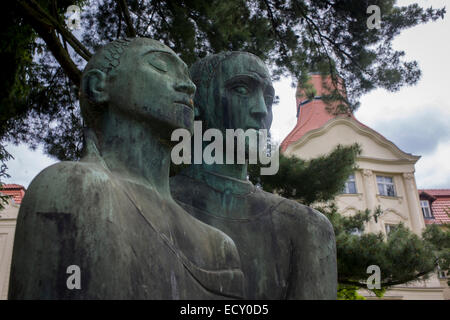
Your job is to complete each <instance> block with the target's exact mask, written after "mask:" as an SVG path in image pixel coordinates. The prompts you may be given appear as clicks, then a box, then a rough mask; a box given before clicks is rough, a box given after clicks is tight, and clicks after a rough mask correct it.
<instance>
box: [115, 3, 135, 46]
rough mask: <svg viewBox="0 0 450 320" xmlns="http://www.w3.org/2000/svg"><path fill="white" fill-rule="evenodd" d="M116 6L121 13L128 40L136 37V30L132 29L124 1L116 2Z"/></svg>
mask: <svg viewBox="0 0 450 320" xmlns="http://www.w3.org/2000/svg"><path fill="white" fill-rule="evenodd" d="M117 4H118V5H119V7H120V10H121V11H122V14H123V18H124V20H125V23H126V25H127V28H126V31H125V32H126V34H127V37H130V38H134V37H136V30H135V29H134V26H133V22H132V21H131V16H130V11H129V10H128V5H127V3H126V1H125V0H117Z"/></svg>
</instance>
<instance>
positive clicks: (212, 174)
mask: <svg viewBox="0 0 450 320" xmlns="http://www.w3.org/2000/svg"><path fill="white" fill-rule="evenodd" d="M184 174H185V175H187V176H190V177H192V178H194V179H196V180H198V181H202V182H204V183H206V184H207V185H209V186H210V187H211V188H213V189H215V190H217V191H220V192H225V191H227V190H228V191H227V192H231V193H233V194H247V193H249V192H252V191H253V190H254V186H253V184H252V183H251V182H250V181H248V180H247V165H246V164H244V165H229V164H228V165H226V164H222V165H220V164H212V165H207V164H204V163H203V164H200V165H191V166H190V167H189V169H187V170H186V171H185V172H184Z"/></svg>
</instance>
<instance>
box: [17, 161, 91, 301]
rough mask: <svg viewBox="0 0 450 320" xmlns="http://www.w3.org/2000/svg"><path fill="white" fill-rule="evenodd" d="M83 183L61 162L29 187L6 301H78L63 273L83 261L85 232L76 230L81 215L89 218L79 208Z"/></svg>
mask: <svg viewBox="0 0 450 320" xmlns="http://www.w3.org/2000/svg"><path fill="white" fill-rule="evenodd" d="M77 170H78V172H77ZM83 177H84V174H83V172H80V166H79V165H77V164H75V163H68V162H66V163H64V162H63V163H58V164H56V165H54V166H51V167H49V168H47V169H45V170H44V171H43V172H41V173H40V174H39V175H38V176H37V177H36V178H35V179H34V180H33V182H32V183H31V185H30V187H29V189H28V190H27V193H26V195H25V197H24V200H23V202H22V204H21V207H20V211H19V216H18V219H17V227H16V234H15V241H14V249H13V258H12V265H11V276H10V287H9V298H10V299H80V298H83V290H73V289H72V290H69V289H68V287H67V279H68V278H69V277H70V276H71V275H72V274H73V273H74V271H73V270H72V271H71V272H70V273H67V271H68V270H67V268H68V267H69V266H71V265H76V266H81V265H82V264H83V263H86V260H87V259H88V256H87V255H86V254H85V253H86V247H87V241H86V239H87V238H86V233H87V230H84V229H83V226H82V225H83V223H84V222H87V221H86V220H87V214H86V213H88V214H89V213H91V214H92V213H93V212H88V211H90V210H88V209H87V206H86V205H85V204H86V203H89V202H91V200H92V199H91V197H90V196H89V195H88V194H87V192H86V189H87V188H86V185H83V184H84V182H85V180H83V179H82V178H83ZM83 187H84V188H83ZM91 205H92V202H91ZM71 283H72V284H74V283H75V279H72V281H71Z"/></svg>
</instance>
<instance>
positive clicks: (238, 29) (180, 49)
mask: <svg viewBox="0 0 450 320" xmlns="http://www.w3.org/2000/svg"><path fill="white" fill-rule="evenodd" d="M71 4H77V5H79V6H80V7H81V8H82V15H81V26H82V29H81V30H75V31H70V30H69V29H68V28H67V27H66V22H65V13H66V11H67V8H68V6H69V5H71ZM10 5H11V6H12V7H11V8H10V10H7V9H5V10H2V12H1V13H0V14H1V18H2V22H3V23H5V24H6V25H7V26H9V27H8V28H2V38H1V39H0V41H1V45H0V47H1V49H2V52H1V53H2V55H3V53H5V54H9V56H8V57H7V58H5V59H2V64H4V65H5V66H6V67H7V68H4V69H3V70H6V72H4V73H2V77H1V81H2V83H1V87H2V90H3V91H2V96H1V109H0V139H1V140H2V141H3V142H5V141H10V142H15V143H19V142H26V143H28V144H29V145H30V146H32V147H33V146H36V145H37V144H41V143H42V144H44V148H45V151H46V152H47V153H48V154H50V155H53V156H55V157H57V158H59V159H61V160H66V159H76V158H78V157H79V155H80V150H81V144H82V142H81V127H82V123H81V120H80V117H79V109H78V98H77V86H78V85H79V82H80V76H81V71H82V68H83V67H84V65H85V63H86V61H87V60H88V59H89V57H90V56H91V55H92V53H93V52H95V50H96V49H97V48H98V47H99V46H101V45H103V44H105V43H107V42H109V41H112V40H115V39H117V38H122V37H125V36H128V37H134V36H144V37H151V38H154V39H158V40H160V41H162V42H164V43H165V44H167V45H168V46H169V47H171V48H172V49H173V50H174V51H175V52H177V53H178V54H179V55H180V57H181V58H182V59H183V60H185V61H186V62H187V63H188V64H189V65H190V64H192V63H193V62H194V61H195V60H196V59H198V58H199V57H203V56H205V55H207V54H211V53H217V52H220V51H223V50H244V51H249V52H252V53H254V54H256V55H258V56H259V57H261V58H262V59H263V60H264V61H265V62H266V63H268V64H269V65H270V66H271V69H272V71H273V75H274V79H276V78H277V77H278V76H279V75H282V74H283V75H287V74H290V75H292V76H293V78H294V79H299V80H300V81H302V82H305V80H306V78H307V74H308V72H311V71H320V72H323V73H327V74H331V75H332V76H333V79H338V77H337V76H339V77H340V78H342V79H343V80H344V82H345V86H346V88H347V96H346V97H345V98H344V97H340V98H341V99H345V100H346V101H345V102H346V103H347V104H349V105H350V106H352V107H356V106H357V101H358V97H359V96H360V95H362V94H364V93H366V92H369V91H370V90H372V89H374V88H377V87H382V88H386V89H388V90H392V91H394V90H398V89H399V88H400V87H401V86H403V85H411V84H414V83H416V82H417V81H418V79H419V77H420V70H419V68H418V65H417V63H416V62H415V61H405V60H404V59H403V58H404V57H403V56H404V53H403V52H401V51H395V50H393V49H392V46H391V43H392V39H393V38H394V37H395V36H396V35H398V34H399V33H400V32H401V31H402V30H404V29H407V28H410V27H412V26H415V25H417V24H421V23H426V22H428V21H433V20H436V19H438V18H442V17H443V16H444V13H445V9H432V8H428V9H423V8H421V7H419V6H418V5H417V4H411V5H409V6H405V7H397V6H395V1H393V0H370V1H368V0H367V1H365V0H345V1H344V0H328V1H326V0H314V1H307V0H291V1H287V0H276V1H274V0H250V1H243V0H229V1H218V0H182V1H157V0H129V1H126V0H102V1H69V0H64V1H56V0H17V1H14V2H12V4H10ZM369 5H378V6H379V7H380V9H381V20H382V22H381V29H368V28H367V26H366V21H367V18H368V16H369V15H368V14H367V13H366V10H367V7H368V6H369Z"/></svg>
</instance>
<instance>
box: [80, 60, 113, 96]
mask: <svg viewBox="0 0 450 320" xmlns="http://www.w3.org/2000/svg"><path fill="white" fill-rule="evenodd" d="M81 83H82V85H81V86H82V88H81V90H82V94H83V95H84V96H85V97H87V98H88V99H89V100H90V101H92V102H94V103H95V104H102V103H105V102H107V101H108V98H109V97H108V92H107V91H106V90H105V89H106V74H105V73H104V72H103V71H101V70H98V69H92V70H89V71H88V72H87V73H85V74H84V75H83V80H82V81H81Z"/></svg>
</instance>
